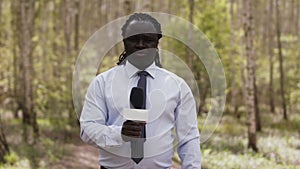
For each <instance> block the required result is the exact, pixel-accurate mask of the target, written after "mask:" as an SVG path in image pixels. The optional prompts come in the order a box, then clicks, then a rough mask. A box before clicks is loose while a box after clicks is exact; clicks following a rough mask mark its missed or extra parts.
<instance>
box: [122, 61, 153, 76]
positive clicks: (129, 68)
mask: <svg viewBox="0 0 300 169" xmlns="http://www.w3.org/2000/svg"><path fill="white" fill-rule="evenodd" d="M124 66H125V70H126V72H127V74H128V76H129V78H132V77H134V76H137V73H138V72H140V71H141V70H140V69H138V68H136V67H135V66H134V65H132V64H131V63H130V62H128V61H126V62H125V65H124ZM156 69H157V66H156V65H155V62H153V63H152V64H151V65H150V66H148V67H147V68H146V69H145V71H147V72H148V73H149V74H150V77H152V78H153V79H154V78H155V75H156Z"/></svg>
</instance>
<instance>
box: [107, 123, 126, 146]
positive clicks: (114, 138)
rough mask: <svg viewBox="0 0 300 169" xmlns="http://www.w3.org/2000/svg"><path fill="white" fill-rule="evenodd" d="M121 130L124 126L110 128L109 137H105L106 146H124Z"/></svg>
mask: <svg viewBox="0 0 300 169" xmlns="http://www.w3.org/2000/svg"><path fill="white" fill-rule="evenodd" d="M121 130H122V126H110V132H109V135H105V146H107V147H112V146H121V145H122V144H123V139H122V136H121Z"/></svg>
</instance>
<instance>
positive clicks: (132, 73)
mask: <svg viewBox="0 0 300 169" xmlns="http://www.w3.org/2000/svg"><path fill="white" fill-rule="evenodd" d="M139 71H140V70H138V69H137V68H136V67H134V66H133V65H132V64H130V63H129V62H128V61H127V62H126V63H125V64H124V65H119V66H115V67H113V68H111V69H110V70H108V71H106V72H104V73H101V74H99V75H98V76H97V77H96V78H94V80H93V81H92V82H91V84H90V86H89V88H88V90H87V94H86V98H85V102H84V106H83V110H82V113H81V117H80V126H81V134H80V136H81V139H82V140H83V141H84V142H86V143H88V144H91V145H94V146H96V147H98V148H99V151H100V157H99V164H100V165H102V166H105V167H107V168H117V169H131V168H141V169H160V168H170V167H171V166H172V157H173V154H174V146H177V151H178V154H179V157H180V159H181V161H182V169H191V168H193V169H194V168H195V169H199V168H201V154H200V139H199V138H200V136H199V131H198V125H197V114H196V106H195V100H194V97H193V95H192V92H191V90H190V88H189V87H188V85H187V84H186V82H185V81H184V80H183V79H182V78H180V77H178V76H177V75H175V74H173V73H171V72H169V71H167V70H165V69H163V68H159V67H157V66H156V65H155V64H154V63H153V64H152V65H151V66H149V67H148V68H147V69H146V71H147V72H148V73H149V74H150V76H147V89H146V91H147V98H146V109H147V110H149V117H148V122H147V124H146V138H147V140H146V141H145V143H144V159H143V160H142V161H141V162H140V163H139V164H135V162H134V161H133V160H131V158H130V155H131V153H130V151H131V150H130V142H124V141H123V140H122V137H121V128H122V124H123V122H124V121H125V120H126V119H124V118H123V116H122V111H123V110H124V108H130V103H129V97H130V92H131V89H132V88H133V87H136V86H137V82H138V80H139V76H138V75H137V73H138V72H139ZM174 129H175V130H174ZM174 131H175V132H174ZM175 136H177V137H175ZM175 138H177V142H176V143H177V144H174V140H175Z"/></svg>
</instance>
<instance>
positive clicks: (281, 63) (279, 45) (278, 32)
mask: <svg viewBox="0 0 300 169" xmlns="http://www.w3.org/2000/svg"><path fill="white" fill-rule="evenodd" d="M279 17H280V15H279V6H278V0H276V33H277V45H278V59H279V72H280V96H281V106H282V111H283V118H284V119H285V120H287V119H288V117H287V111H286V99H285V96H284V72H283V56H282V47H281V40H280V37H281V32H280V18H279Z"/></svg>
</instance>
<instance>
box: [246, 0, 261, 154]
mask: <svg viewBox="0 0 300 169" xmlns="http://www.w3.org/2000/svg"><path fill="white" fill-rule="evenodd" d="M244 9H245V14H244V15H245V19H244V31H245V47H246V50H245V52H246V57H247V84H246V86H247V98H246V104H247V109H248V147H249V148H251V149H253V150H254V151H255V152H257V151H258V148H257V145H256V124H255V122H256V119H255V118H256V117H255V98H254V78H255V59H254V50H253V35H254V34H253V28H252V20H253V17H252V11H251V9H252V4H251V0H244Z"/></svg>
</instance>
